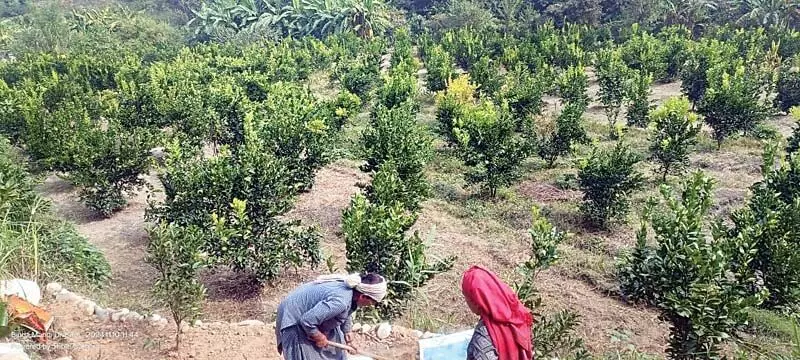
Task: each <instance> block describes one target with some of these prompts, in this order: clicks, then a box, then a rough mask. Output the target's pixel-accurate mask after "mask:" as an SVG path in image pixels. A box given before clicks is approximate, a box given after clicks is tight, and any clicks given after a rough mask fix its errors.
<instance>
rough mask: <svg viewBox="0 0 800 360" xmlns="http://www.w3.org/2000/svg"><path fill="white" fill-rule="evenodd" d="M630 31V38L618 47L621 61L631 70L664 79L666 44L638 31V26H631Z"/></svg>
mask: <svg viewBox="0 0 800 360" xmlns="http://www.w3.org/2000/svg"><path fill="white" fill-rule="evenodd" d="M631 31H632V32H633V34H632V35H631V37H630V38H629V39H628V40H627V41H626V42H625V43H624V44H622V46H621V47H620V52H621V54H620V56H621V58H622V60H623V61H624V62H625V64H626V65H627V66H628V67H629V68H631V69H634V70H638V71H641V72H643V73H649V74H652V76H653V77H654V78H655V79H659V80H662V79H665V78H666V77H667V65H668V64H667V55H668V51H669V49H668V48H667V46H666V44H664V43H663V42H662V41H661V40H660V39H658V38H656V37H655V36H653V35H651V34H650V33H648V32H647V31H642V30H640V28H639V24H633V26H632V30H631Z"/></svg>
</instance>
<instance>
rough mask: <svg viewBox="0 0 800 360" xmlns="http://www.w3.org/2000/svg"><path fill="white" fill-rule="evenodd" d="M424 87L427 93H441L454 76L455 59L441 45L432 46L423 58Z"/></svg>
mask: <svg viewBox="0 0 800 360" xmlns="http://www.w3.org/2000/svg"><path fill="white" fill-rule="evenodd" d="M424 60H425V68H426V69H427V70H428V74H427V75H426V79H425V80H426V86H427V88H428V90H429V91H431V92H436V91H442V90H444V89H446V88H447V84H448V83H449V82H450V79H452V78H453V77H454V75H455V66H454V65H453V63H454V62H455V59H453V57H452V56H450V54H449V53H447V51H446V50H444V48H443V47H442V46H441V45H436V46H433V47H432V48H431V49H430V52H429V53H428V54H427V57H425V59H424Z"/></svg>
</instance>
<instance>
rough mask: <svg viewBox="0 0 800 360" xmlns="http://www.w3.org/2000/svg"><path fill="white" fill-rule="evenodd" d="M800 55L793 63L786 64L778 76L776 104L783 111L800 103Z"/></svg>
mask: <svg viewBox="0 0 800 360" xmlns="http://www.w3.org/2000/svg"><path fill="white" fill-rule="evenodd" d="M798 65H800V56H798V57H797V59H796V60H794V61H792V62H791V63H788V64H785V65H784V66H783V67H782V68H781V71H780V75H779V77H778V84H777V87H778V88H777V90H778V96H777V97H776V98H775V106H776V107H777V108H778V109H780V110H781V111H787V110H789V109H790V108H792V107H794V106H798V105H800V66H798Z"/></svg>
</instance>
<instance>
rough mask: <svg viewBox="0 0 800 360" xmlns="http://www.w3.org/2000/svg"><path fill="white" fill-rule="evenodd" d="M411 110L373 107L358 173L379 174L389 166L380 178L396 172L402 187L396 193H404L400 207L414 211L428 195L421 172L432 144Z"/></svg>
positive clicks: (408, 105)
mask: <svg viewBox="0 0 800 360" xmlns="http://www.w3.org/2000/svg"><path fill="white" fill-rule="evenodd" d="M411 107H412V105H411V104H410V103H408V102H407V103H405V104H403V105H401V106H398V107H395V108H392V109H387V108H386V107H384V106H382V105H377V107H376V109H375V111H374V113H373V115H372V119H371V125H372V126H370V127H369V128H367V129H366V130H364V141H363V143H364V144H365V147H366V154H367V161H366V163H365V164H364V165H363V166H362V167H361V169H362V170H363V171H369V172H376V171H377V172H378V173H379V174H380V173H381V170H383V166H384V165H385V164H386V163H392V165H391V168H389V169H386V171H385V172H384V173H382V174H381V175H382V176H393V175H394V174H393V172H396V175H397V177H398V178H399V180H400V181H401V184H400V185H401V186H402V190H398V191H400V192H402V193H404V194H405V195H404V196H403V197H402V198H403V199H405V200H407V201H405V200H404V201H402V203H403V205H404V206H405V208H407V209H411V210H416V209H419V202H420V201H422V200H423V199H425V198H426V197H427V195H428V191H429V189H428V184H427V181H426V179H425V174H424V168H425V164H426V163H427V162H428V160H429V159H430V157H431V154H432V152H431V149H432V144H431V143H432V141H431V139H430V137H429V136H428V134H427V133H426V131H425V129H423V128H422V127H421V126H420V125H419V124H418V123H417V121H416V116H415V112H414V111H412V110H411ZM376 176H377V175H376ZM374 181H375V180H373V182H374ZM374 191H376V190H375V189H374V188H368V191H367V193H368V194H371V193H373V192H374ZM371 200H374V198H371Z"/></svg>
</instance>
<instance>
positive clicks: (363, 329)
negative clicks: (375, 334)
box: [361, 324, 372, 334]
mask: <svg viewBox="0 0 800 360" xmlns="http://www.w3.org/2000/svg"><path fill="white" fill-rule="evenodd" d="M370 330H372V326H370V325H369V324H362V325H361V332H362V333H364V334H366V333H368V332H369V331H370Z"/></svg>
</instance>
